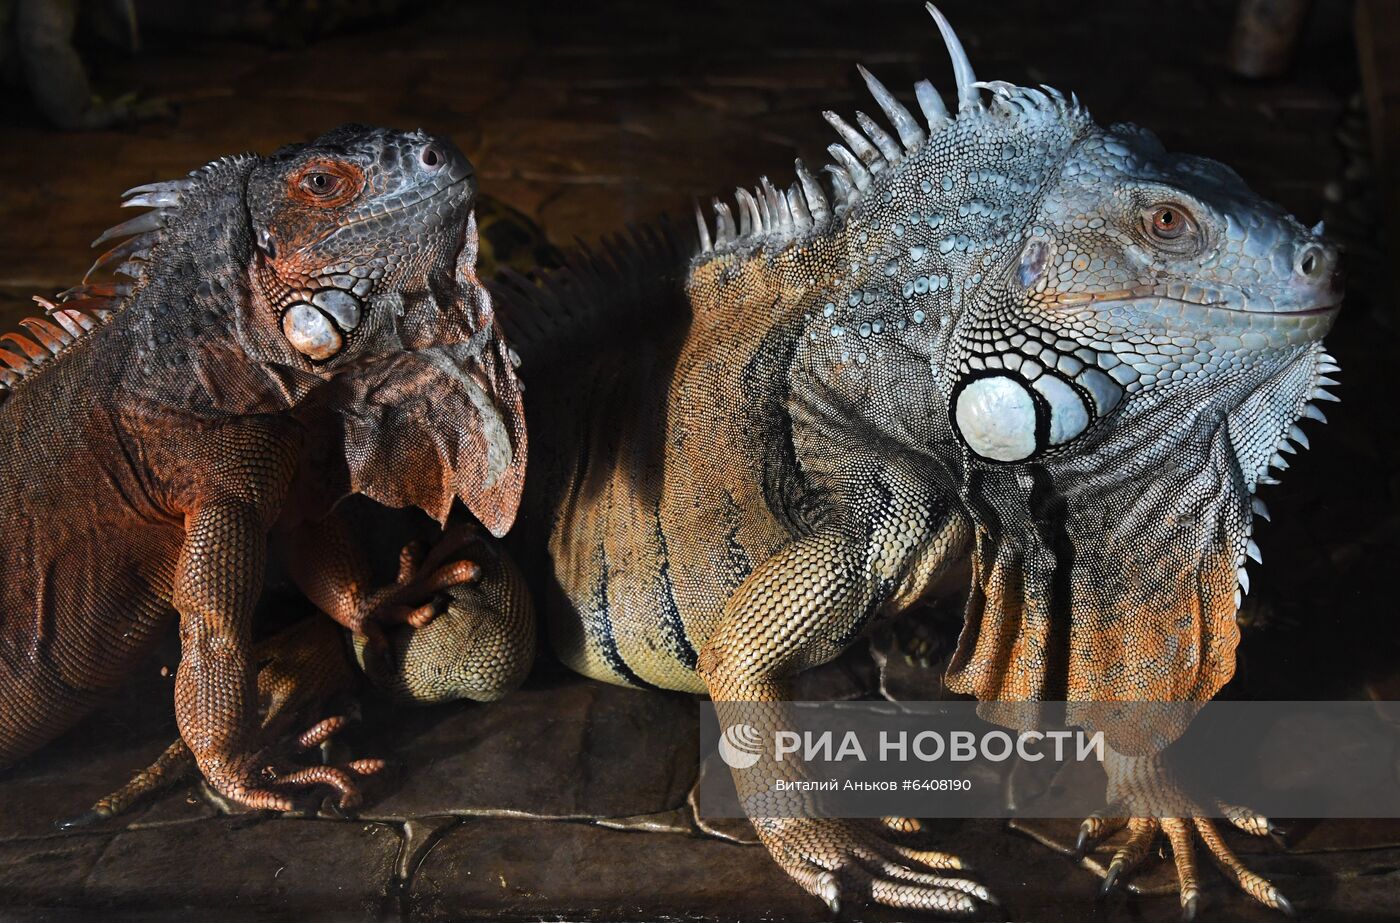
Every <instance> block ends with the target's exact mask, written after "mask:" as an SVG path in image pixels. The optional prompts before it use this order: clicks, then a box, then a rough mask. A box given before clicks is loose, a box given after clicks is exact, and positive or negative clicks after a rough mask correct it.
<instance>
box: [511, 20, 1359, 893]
mask: <svg viewBox="0 0 1400 923" xmlns="http://www.w3.org/2000/svg"><path fill="white" fill-rule="evenodd" d="M930 12H931V13H932V14H933V16H934V19H935V20H936V21H937V24H938V26H939V28H940V30H941V31H942V33H943V36H944V39H945V41H946V42H947V45H948V48H949V51H950V53H951V56H952V58H953V64H954V72H955V77H956V99H955V104H954V106H953V108H952V109H951V110H950V109H949V108H948V107H947V106H946V105H945V102H944V100H943V99H942V98H941V97H940V96H939V94H938V93H937V92H936V91H935V90H934V88H933V86H932V85H931V84H929V83H928V82H920V83H919V84H917V85H916V87H915V88H914V94H913V95H914V97H915V99H916V101H917V109H918V114H917V115H916V114H915V113H914V112H913V111H911V110H910V109H909V108H908V107H907V106H906V105H905V104H904V103H902V102H900V101H899V100H898V99H896V98H895V97H894V96H893V95H892V94H891V93H890V92H889V91H888V90H887V89H886V88H885V87H884V86H883V85H882V84H880V83H879V81H877V80H876V79H875V78H874V77H873V76H872V75H870V74H869V73H868V72H864V71H862V73H863V75H864V77H865V80H866V83H867V85H868V86H869V87H870V90H871V92H872V94H873V95H874V98H875V102H876V105H877V106H878V107H879V110H880V111H881V112H883V114H884V116H885V118H886V119H887V120H888V122H887V124H884V125H882V124H881V123H879V122H877V121H876V120H875V119H873V118H870V117H868V116H866V115H865V114H863V113H858V114H857V115H856V118H855V123H856V124H855V125H852V124H851V123H850V122H848V121H847V120H846V119H844V118H841V117H840V116H838V115H836V114H835V113H830V112H829V113H826V117H827V119H828V121H830V122H831V124H832V125H833V126H834V127H835V129H836V131H837V133H838V135H839V136H840V143H837V144H833V145H832V146H831V147H830V151H831V154H832V156H833V158H834V162H833V163H832V164H830V165H829V166H827V168H826V169H827V172H828V173H829V175H830V187H829V191H828V189H827V188H824V187H823V186H822V184H820V183H818V181H817V179H816V178H815V177H814V176H813V175H812V174H811V173H810V172H809V171H808V170H807V169H806V167H804V166H803V165H802V163H801V162H799V163H798V164H797V182H795V183H793V184H792V185H791V186H789V187H788V188H787V189H779V188H777V187H775V186H774V185H772V184H771V183H769V182H768V181H767V179H764V180H763V181H762V183H761V184H760V185H759V186H758V187H757V188H756V189H754V190H753V191H752V192H750V191H749V190H745V189H740V190H738V191H737V193H736V195H737V204H738V212H737V214H738V217H737V220H736V218H735V216H734V211H733V210H731V208H730V206H729V205H727V204H724V203H721V202H718V201H716V202H715V215H714V218H713V220H706V219H705V218H704V217H700V220H699V233H700V246H699V248H698V252H696V251H692V253H693V256H692V257H691V258H690V259H688V260H687V259H685V258H684V257H683V258H680V259H676V258H674V257H673V256H672V255H671V254H670V253H669V251H668V250H667V248H666V247H664V246H662V247H659V246H658V245H657V244H656V243H655V241H648V240H643V241H642V242H641V243H640V244H636V245H632V246H628V247H623V248H619V247H618V246H617V245H615V244H614V245H609V246H608V248H607V249H611V250H617V251H618V252H605V253H604V255H603V256H601V257H599V258H596V259H593V260H586V259H584V260H577V261H576V262H575V264H574V265H573V266H572V267H571V268H570V269H569V270H566V271H565V272H564V273H563V274H562V275H561V276H556V277H554V278H553V279H552V280H547V281H546V283H545V285H544V286H543V287H542V288H537V287H533V286H530V285H527V284H517V285H515V286H513V289H514V291H513V292H511V293H507V294H506V296H505V299H506V301H507V302H508V303H509V304H510V309H509V310H508V311H506V312H504V313H505V314H506V315H507V329H508V332H509V333H510V335H511V337H512V340H513V341H515V342H516V345H517V347H518V348H519V349H520V351H521V354H522V357H523V359H524V370H525V371H524V374H525V375H526V377H527V379H528V380H529V381H530V387H531V391H530V393H531V400H532V405H531V415H532V416H531V420H532V430H533V433H532V435H533V439H534V446H535V460H534V468H533V469H532V472H531V477H530V479H529V484H528V485H527V495H526V501H525V504H524V507H523V510H524V511H525V512H524V513H523V514H522V518H521V529H523V533H522V537H523V541H524V542H525V545H526V546H527V548H538V549H541V551H540V553H539V555H538V559H537V560H536V561H534V562H533V563H532V564H531V565H530V566H527V572H528V571H529V570H530V569H531V567H533V568H534V569H535V570H537V571H542V576H541V577H540V583H541V585H543V586H544V587H545V588H546V592H545V596H544V598H543V599H542V600H540V605H541V607H542V609H543V610H544V612H545V615H546V617H547V620H548V622H549V627H550V632H551V635H552V639H553V643H554V646H555V648H556V650H557V651H558V653H559V655H560V656H561V657H562V658H563V659H564V660H565V661H566V662H567V663H569V664H570V665H572V666H573V667H574V668H576V669H578V670H579V671H581V672H583V673H585V674H587V675H589V676H593V677H596V678H598V679H601V680H605V681H608V682H614V683H622V684H626V685H631V686H638V687H660V688H667V689H678V690H685V691H690V692H707V693H709V694H710V695H711V696H712V697H713V698H714V699H715V700H716V702H717V703H718V704H719V706H720V711H721V721H722V723H723V722H724V721H725V714H726V713H727V712H726V703H729V702H746V703H754V702H766V703H773V704H774V708H773V709H772V712H773V713H774V714H776V713H777V712H778V707H777V706H778V703H781V701H782V700H784V699H785V698H787V697H788V695H789V692H788V690H789V681H790V679H791V678H792V677H793V676H794V674H796V673H798V672H799V671H801V670H803V669H805V668H807V667H810V666H813V665H815V664H820V663H822V662H825V661H828V660H830V659H831V658H833V657H835V656H836V655H838V654H839V653H840V652H841V651H842V650H843V649H845V648H846V647H847V646H848V645H850V644H851V643H852V642H853V641H854V640H855V639H856V638H857V637H859V636H860V635H861V633H862V632H863V631H864V630H865V629H866V628H867V627H868V626H869V625H870V624H871V623H872V620H874V619H875V618H876V617H878V616H880V615H882V614H886V613H890V612H894V611H898V610H900V609H903V608H905V607H907V606H909V605H910V604H912V603H914V602H915V601H917V600H919V599H921V598H923V597H925V596H927V595H928V594H929V593H930V592H931V590H932V589H933V587H934V586H935V584H936V582H937V581H938V580H939V578H940V577H941V576H943V575H945V574H949V573H952V572H953V567H952V566H953V565H954V564H955V563H956V562H958V561H959V560H962V559H964V558H965V557H967V556H970V557H971V560H972V571H973V585H972V594H971V601H970V603H969V606H968V609H967V614H966V626H965V629H964V631H963V634H962V638H961V642H960V648H959V651H958V653H957V655H956V657H955V659H954V662H953V664H952V667H951V669H950V672H949V676H948V682H949V685H950V686H951V687H952V688H953V689H955V690H958V691H962V692H967V693H972V694H974V695H976V696H978V697H979V698H982V699H987V700H1004V699H1014V700H1023V699H1032V700H1035V699H1070V700H1080V701H1090V700H1096V699H1097V700H1123V699H1127V700H1138V699H1206V698H1209V697H1210V696H1212V695H1213V694H1214V693H1215V692H1216V691H1217V690H1218V689H1219V688H1220V687H1221V685H1223V684H1224V683H1225V682H1226V681H1227V680H1228V679H1229V678H1230V676H1231V674H1232V672H1233V669H1234V652H1235V647H1236V644H1237V642H1238V638H1239V632H1238V630H1237V628H1236V625H1235V613H1236V610H1237V608H1238V606H1239V601H1240V594H1241V592H1243V591H1245V590H1247V588H1248V583H1247V580H1248V577H1247V574H1246V572H1245V569H1244V568H1245V564H1246V561H1247V558H1248V557H1250V556H1254V555H1256V554H1257V548H1256V547H1255V545H1254V542H1253V540H1252V538H1251V523H1252V520H1253V516H1254V515H1255V513H1256V512H1259V511H1261V510H1262V505H1261V504H1260V503H1259V502H1258V501H1257V500H1255V498H1254V493H1255V489H1256V487H1257V486H1258V485H1260V484H1261V483H1270V482H1272V477H1271V476H1270V474H1269V469H1270V466H1274V467H1279V468H1281V467H1285V466H1286V463H1285V462H1284V460H1283V458H1282V456H1281V455H1280V454H1279V452H1280V451H1281V450H1285V449H1288V448H1290V447H1291V446H1290V440H1292V441H1296V442H1304V443H1305V442H1306V440H1305V438H1304V436H1303V435H1302V433H1301V430H1300V429H1299V428H1298V426H1297V425H1296V424H1297V422H1298V421H1299V420H1300V419H1301V418H1304V417H1312V418H1316V419H1321V413H1320V411H1318V410H1317V409H1316V408H1315V407H1314V405H1313V403H1312V402H1313V401H1315V400H1317V399H1319V398H1321V399H1330V398H1331V395H1330V394H1329V393H1328V392H1327V391H1326V390H1325V386H1327V385H1329V384H1332V381H1331V380H1330V379H1329V378H1328V377H1327V375H1328V374H1330V373H1332V372H1335V371H1336V366H1335V365H1334V364H1333V361H1332V359H1331V358H1330V357H1329V356H1327V355H1326V354H1325V353H1324V352H1323V349H1322V344H1321V338H1322V336H1323V335H1324V334H1325V333H1326V332H1327V331H1328V329H1329V328H1330V326H1331V324H1332V321H1333V319H1334V317H1335V314H1336V310H1337V306H1338V303H1339V301H1340V299H1341V288H1340V283H1339V275H1338V272H1337V264H1338V252H1337V248H1336V247H1335V246H1334V245H1333V244H1332V243H1330V242H1329V241H1328V240H1327V239H1326V238H1325V237H1324V236H1323V235H1322V230H1321V227H1320V226H1319V227H1318V228H1316V229H1313V230H1309V229H1308V228H1306V227H1304V226H1302V225H1301V224H1299V222H1298V221H1296V220H1295V219H1294V218H1292V217H1291V216H1289V215H1288V214H1286V213H1285V212H1283V211H1282V210H1281V209H1279V208H1278V207H1276V206H1274V205H1271V204H1269V203H1267V202H1264V201H1263V200H1261V199H1260V198H1258V197H1257V196H1256V195H1255V194H1254V193H1252V192H1251V191H1250V190H1249V189H1248V187H1246V186H1245V184H1244V183H1243V182H1242V181H1241V180H1240V178H1239V177H1238V176H1237V175H1236V174H1235V173H1233V172H1232V171H1231V170H1229V169H1228V168H1226V167H1224V166H1222V165H1220V164H1218V163H1215V162H1212V161H1209V160H1205V159H1201V158H1197V157H1187V156H1181V155H1175V154H1170V153H1168V152H1166V151H1165V150H1164V149H1163V148H1162V145H1161V144H1160V143H1159V142H1158V141H1157V139H1156V138H1155V137H1154V136H1153V135H1152V134H1151V133H1149V132H1147V131H1145V130H1143V129H1140V128H1136V127H1133V126H1129V125H1117V126H1113V127H1111V128H1109V129H1104V128H1101V127H1099V126H1098V125H1096V124H1095V123H1094V122H1093V120H1092V119H1091V118H1090V116H1089V114H1088V112H1087V111H1086V110H1085V108H1084V107H1083V106H1082V105H1081V104H1080V103H1079V101H1078V100H1077V99H1075V98H1074V97H1066V96H1064V95H1062V94H1061V93H1059V92H1057V91H1055V90H1052V89H1049V88H1041V89H1035V88H1029V87H1020V86H1014V85H1011V84H1008V83H1004V82H1000V81H991V82H980V81H978V80H977V79H976V78H975V77H974V75H973V71H972V67H971V65H970V63H969V62H968V59H967V57H966V55H965V54H964V52H963V50H962V47H961V45H960V44H959V43H958V41H957V39H956V37H955V36H954V35H953V33H952V31H951V29H950V28H949V26H948V24H947V22H946V20H944V19H943V17H942V16H941V14H939V13H938V11H937V10H935V9H933V8H932V7H930ZM687 256H690V254H687ZM589 315H592V316H595V317H600V318H605V319H606V322H605V323H601V324H599V325H597V326H598V328H599V329H598V330H597V332H596V334H595V335H594V336H592V337H591V338H583V337H581V336H580V335H579V333H578V328H579V327H580V325H581V322H580V320H579V318H580V317H586V316H589ZM552 341H559V342H563V343H565V344H566V346H564V347H557V346H551V342H552ZM731 711H732V709H731ZM744 714H745V715H747V716H751V715H752V714H753V712H752V711H749V712H745V713H744ZM742 720H746V721H750V722H751V721H752V720H753V719H752V717H745V718H743V719H742ZM737 781H739V782H740V794H741V796H744V797H752V798H753V799H754V802H753V803H754V805H755V807H756V809H755V811H754V812H753V814H752V815H751V817H752V819H753V820H754V821H755V826H756V828H757V829H758V832H759V836H760V838H762V839H763V841H764V843H765V844H766V845H767V846H768V848H769V850H770V851H771V852H772V854H773V856H774V857H775V859H776V860H777V861H778V862H779V863H780V864H781V865H782V866H783V868H784V869H786V870H787V871H788V872H789V873H790V874H791V875H792V876H793V878H794V879H795V880H796V881H798V882H799V883H800V884H801V885H802V886H803V887H804V888H806V889H807V890H808V891H810V892H811V893H813V894H815V895H818V896H820V897H822V898H823V899H825V900H827V901H828V902H829V903H831V904H832V906H833V907H835V906H836V905H837V904H838V903H839V902H840V901H841V900H842V899H868V898H873V899H875V900H878V901H881V902H884V903H889V904H894V905H897V906H903V907H910V908H921V909H937V910H945V911H950V912H958V913H966V912H976V911H977V910H978V907H979V906H980V905H979V904H978V900H979V899H981V898H982V897H984V896H985V892H984V891H983V892H979V891H978V890H977V889H976V887H975V886H973V885H971V884H970V883H969V882H967V881H965V880H964V879H961V878H957V877H955V876H951V875H950V873H947V872H940V871H938V870H937V869H940V868H941V869H947V868H956V867H957V863H956V861H955V860H953V859H951V858H950V857H942V856H936V855H925V856H922V857H912V861H911V856H910V855H909V854H907V853H901V852H900V851H899V850H898V849H897V848H896V847H894V846H893V845H891V844H889V843H888V842H886V841H885V839H884V838H883V836H882V835H881V834H880V833H879V832H878V831H876V830H873V829H871V828H869V827H865V826H862V825H859V824H857V823H853V822H847V821H840V820H821V819H805V820H804V819H801V818H791V817H788V818H780V817H771V816H764V815H763V813H762V810H761V809H762V804H763V801H762V799H763V797H764V795H763V793H761V792H746V791H745V790H744V788H743V782H742V780H737ZM1182 823H1183V824H1184V823H1186V821H1183V822H1182ZM1138 827H1139V828H1140V829H1141V830H1142V831H1145V834H1146V836H1147V837H1148V838H1150V837H1151V836H1152V835H1153V834H1155V832H1156V830H1157V828H1151V829H1149V827H1148V825H1144V824H1139V825H1138ZM1190 829H1191V828H1189V827H1183V826H1182V825H1181V824H1177V825H1175V826H1173V827H1171V829H1169V830H1167V833H1168V834H1169V835H1170V837H1171V839H1172V842H1173V845H1174V846H1178V847H1180V846H1181V844H1182V843H1185V844H1186V847H1189V844H1190ZM1197 832H1199V834H1200V836H1201V837H1202V838H1203V839H1204V840H1205V841H1206V843H1207V845H1208V847H1209V848H1210V849H1211V851H1212V853H1213V854H1215V855H1216V856H1217V858H1220V856H1221V853H1219V852H1217V850H1216V847H1217V846H1218V845H1219V844H1220V841H1219V837H1218V836H1215V835H1214V832H1213V830H1208V825H1206V826H1202V825H1201V824H1199V823H1198V824H1197ZM1221 848H1222V849H1223V846H1222V847H1221ZM1142 853H1143V854H1144V855H1145V854H1146V850H1145V848H1144V849H1143V850H1142ZM1178 854H1179V855H1184V853H1183V852H1182V849H1180V848H1179V849H1178ZM1225 855H1227V856H1228V850H1226V851H1225ZM920 858H922V860H923V861H919V859H920ZM1229 858H1230V859H1232V860H1233V856H1229ZM1189 861H1190V859H1189V856H1187V858H1182V859H1179V862H1178V865H1179V868H1180V867H1182V863H1188V862H1189ZM1221 861H1222V864H1224V863H1225V861H1226V860H1224V859H1222V860H1221ZM1234 862H1235V863H1236V865H1238V860H1234ZM1193 874H1194V873H1193ZM1234 878H1235V880H1236V881H1237V882H1239V883H1240V884H1241V885H1242V886H1244V887H1246V889H1247V890H1250V891H1251V893H1252V894H1254V895H1255V896H1256V897H1258V898H1259V899H1260V900H1263V901H1264V902H1266V903H1270V904H1272V905H1274V906H1283V902H1282V900H1281V898H1279V897H1278V896H1277V893H1276V892H1274V891H1273V889H1272V888H1271V887H1267V883H1266V882H1265V883H1263V884H1262V885H1260V884H1259V882H1262V879H1259V880H1258V881H1252V880H1248V879H1246V877H1245V875H1244V874H1241V873H1240V872H1239V870H1238V869H1235V870H1234ZM1185 884H1186V880H1185V878H1183V885H1184V886H1185ZM1192 887H1194V884H1193V885H1192ZM1189 890H1190V889H1188V888H1185V887H1184V888H1183V902H1187V899H1188V891H1189ZM1192 906H1194V905H1192Z"/></svg>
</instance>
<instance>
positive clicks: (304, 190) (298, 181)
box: [291, 161, 364, 208]
mask: <svg viewBox="0 0 1400 923" xmlns="http://www.w3.org/2000/svg"><path fill="white" fill-rule="evenodd" d="M363 185H364V174H363V173H362V172H361V171H360V169H359V168H358V167H356V166H353V165H352V164H347V163H339V162H336V161H322V162H317V163H310V164H307V165H306V167H304V168H303V169H302V170H301V171H300V172H299V173H297V174H296V175H295V176H293V177H292V182H291V192H292V197H293V198H295V199H297V200H298V201H300V202H302V203H304V204H306V205H317V206H322V207H327V208H329V207H334V206H337V205H344V204H345V203H346V202H349V201H350V200H351V199H353V198H354V197H355V196H356V195H358V194H359V192H360V187H361V186H363Z"/></svg>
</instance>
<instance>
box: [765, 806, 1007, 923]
mask: <svg viewBox="0 0 1400 923" xmlns="http://www.w3.org/2000/svg"><path fill="white" fill-rule="evenodd" d="M890 820H891V819H888V818H887V819H882V820H878V821H861V820H845V819H837V818H805V817H804V818H754V819H753V825H754V829H755V830H756V831H757V832H758V837H759V839H760V840H762V841H763V845H764V846H766V847H768V851H769V852H770V853H772V854H773V858H774V859H775V860H777V862H778V864H779V865H780V866H782V868H783V871H785V872H787V873H788V874H789V875H791V876H792V878H793V880H795V881H796V882H797V883H798V884H799V885H801V886H802V888H803V889H804V890H806V891H807V892H808V893H810V894H812V895H814V896H816V897H819V898H821V899H822V900H823V901H825V902H826V905H827V906H828V907H830V908H831V912H832V913H839V912H840V910H841V903H842V900H843V899H851V898H855V899H859V900H862V901H875V902H876V903H880V904H885V905H887V906H890V907H899V908H901V909H905V910H923V911H931V912H937V913H944V914H949V915H952V916H970V915H972V914H976V913H978V912H980V911H981V910H982V909H983V907H982V904H991V905H993V906H996V905H998V901H997V900H996V898H994V897H993V896H992V895H991V893H990V892H989V891H988V890H987V889H986V887H985V886H983V885H981V884H978V883H977V882H975V881H970V880H968V879H966V878H962V877H958V876H954V875H944V874H939V873H940V872H941V871H947V870H965V869H966V866H965V865H964V864H963V862H962V861H961V860H959V859H958V858H957V857H956V856H951V855H948V854H947V853H942V852H937V851H934V850H922V849H910V848H908V847H905V846H899V845H896V844H894V843H892V842H889V840H888V839H887V838H886V834H887V833H888V832H889V830H890V829H891V828H896V829H897V828H899V827H900V826H904V825H899V824H891V823H890Z"/></svg>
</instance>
